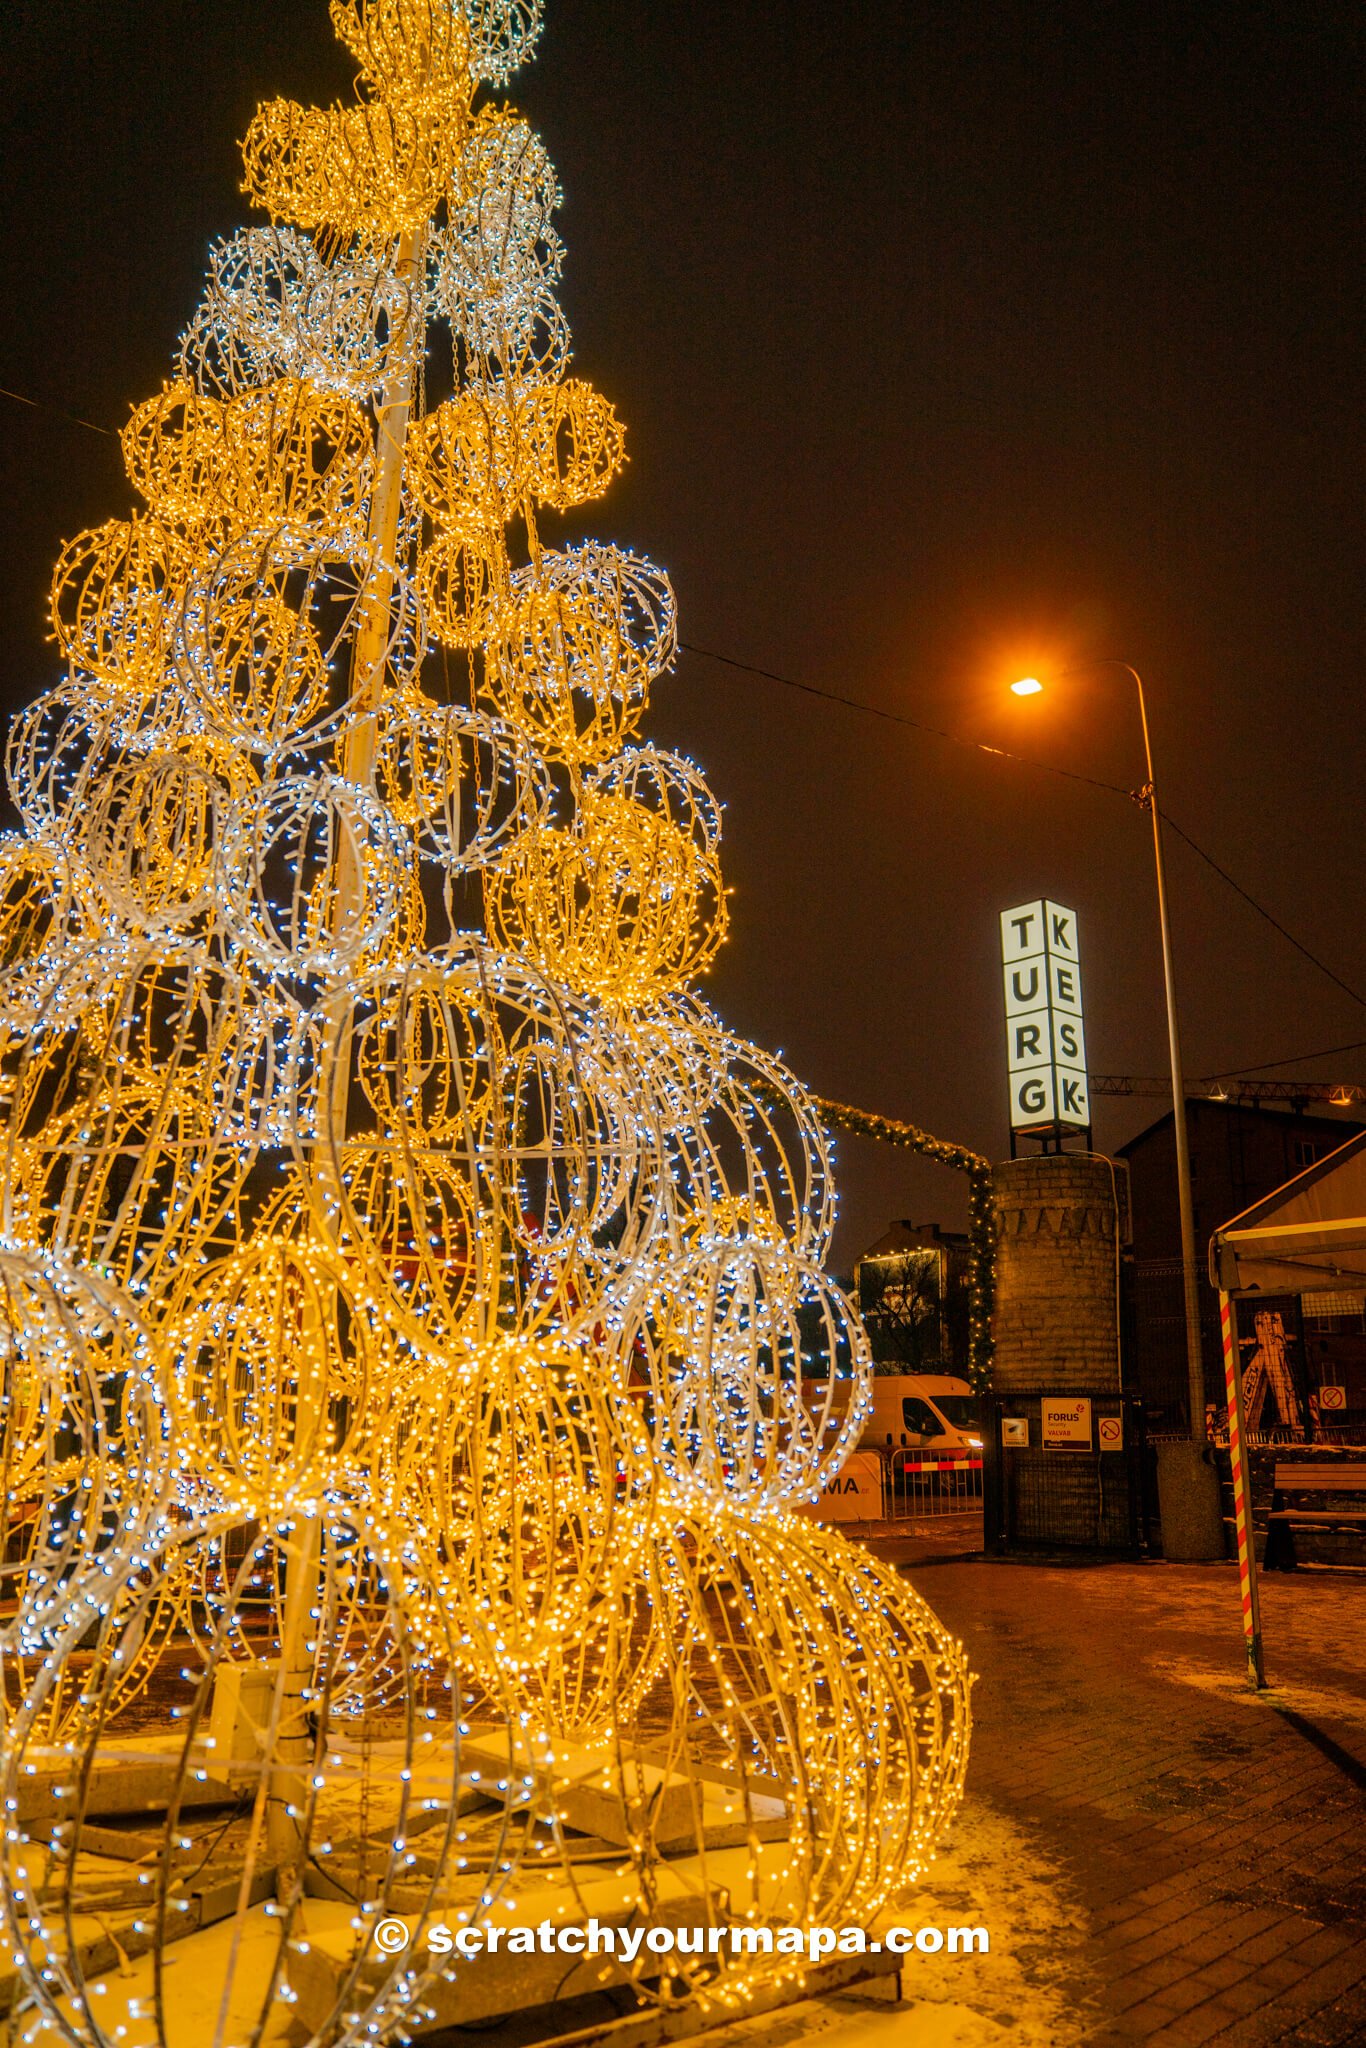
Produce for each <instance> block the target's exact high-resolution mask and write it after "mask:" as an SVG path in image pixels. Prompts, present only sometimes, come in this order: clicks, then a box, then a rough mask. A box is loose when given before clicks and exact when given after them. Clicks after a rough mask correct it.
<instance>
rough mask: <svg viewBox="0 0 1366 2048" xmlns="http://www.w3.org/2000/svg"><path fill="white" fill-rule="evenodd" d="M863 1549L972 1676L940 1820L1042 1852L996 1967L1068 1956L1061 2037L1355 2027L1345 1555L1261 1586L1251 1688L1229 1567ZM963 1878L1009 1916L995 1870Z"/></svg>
mask: <svg viewBox="0 0 1366 2048" xmlns="http://www.w3.org/2000/svg"><path fill="white" fill-rule="evenodd" d="M873 1547H875V1548H876V1549H878V1550H879V1551H880V1552H881V1554H883V1555H884V1556H892V1557H896V1558H897V1559H898V1560H899V1561H901V1562H902V1563H903V1565H904V1568H905V1569H906V1571H907V1574H908V1576H909V1577H910V1578H911V1579H912V1581H913V1582H914V1584H915V1585H916V1586H917V1588H918V1590H919V1591H920V1592H921V1593H923V1594H924V1596H925V1597H926V1599H928V1600H929V1602H930V1603H931V1605H932V1606H933V1607H934V1608H935V1610H936V1612H937V1613H938V1614H939V1615H940V1616H941V1618H942V1619H943V1620H944V1621H945V1622H947V1623H948V1624H949V1625H950V1626H951V1627H952V1628H953V1629H954V1630H955V1632H956V1633H958V1634H959V1635H961V1636H962V1637H963V1638H964V1640H965V1641H966V1643H967V1645H968V1649H969V1652H970V1654H971V1658H972V1662H973V1665H974V1668H975V1669H976V1670H977V1671H978V1672H979V1673H980V1684H979V1685H978V1687H977V1692H976V1698H975V1711H976V1735H975V1741H974V1750H973V1760H972V1766H971V1772H970V1778H969V1790H970V1796H969V1801H968V1805H967V1807H966V1808H965V1812H964V1816H963V1821H962V1823H961V1827H960V1829H959V1830H956V1831H955V1832H956V1837H958V1838H959V1839H961V1840H970V1838H971V1837H972V1835H973V1833H974V1831H975V1830H976V1828H977V1826H978V1822H979V1820H981V1819H983V1818H985V1819H988V1820H990V1819H995V1818H998V1817H999V1818H1002V1819H1005V1820H1008V1822H1009V1824H1010V1825H1011V1827H1012V1828H1013V1829H1014V1830H1015V1831H1016V1832H1017V1834H1018V1835H1019V1836H1020V1837H1022V1838H1023V1840H1024V1841H1025V1842H1026V1843H1027V1844H1028V1846H1029V1849H1030V1852H1031V1854H1034V1855H1037V1856H1038V1857H1040V1858H1042V1859H1043V1860H1044V1861H1045V1862H1046V1863H1050V1864H1052V1865H1053V1866H1054V1867H1055V1868H1056V1870H1057V1873H1058V1880H1059V1881H1058V1887H1057V1893H1056V1896H1057V1899H1058V1908H1057V1917H1058V1920H1059V1922H1060V1923H1061V1924H1059V1925H1058V1926H1057V1928H1056V1930H1041V1929H1040V1927H1039V1925H1038V1916H1037V1913H1036V1914H1035V1916H1034V1922H1033V1925H1032V1927H1031V1932H1030V1939H1031V1942H1032V1944H1033V1948H1032V1953H1031V1951H1030V1950H1029V1948H1028V1947H1026V1949H1025V1950H1024V1951H1023V1952H1017V1953H1016V1955H1015V1956H1014V1958H1013V1961H1014V1964H1015V1966H1016V1970H1017V1974H1018V1971H1019V1969H1021V1968H1023V1971H1024V1975H1025V1978H1026V1979H1028V1978H1029V1977H1030V1976H1031V1975H1033V1976H1035V1977H1037V1980H1038V1985H1039V1993H1040V1997H1041V1998H1046V1999H1047V2000H1048V2001H1050V2002H1051V2001H1052V2000H1053V1999H1054V1998H1055V1997H1056V1992H1057V1986H1058V1982H1059V1978H1060V1973H1061V1975H1062V1976H1063V1977H1064V1978H1066V1977H1067V1975H1068V1973H1069V1972H1070V1996H1069V1997H1068V1999H1067V2004H1068V2007H1069V2024H1068V2026H1067V2028H1066V2038H1068V2039H1071V2040H1081V2041H1087V2042H1094V2043H1109V2042H1113V2043H1117V2044H1123V2043H1129V2042H1151V2043H1154V2044H1157V2043H1162V2044H1168V2043H1170V2044H1173V2048H1175V2044H1183V2048H1184V2044H1195V2043H1200V2042H1206V2041H1213V2042H1218V2043H1220V2044H1225V2048H1271V2044H1277V2048H1336V2044H1343V2048H1345V2044H1350V2043H1361V2044H1366V1572H1363V1573H1361V1574H1355V1573H1349V1572H1333V1573H1329V1572H1322V1573H1316V1572H1312V1571H1302V1572H1300V1573H1298V1574H1296V1575H1294V1576H1292V1577H1280V1576H1273V1577H1271V1578H1268V1579H1264V1580H1263V1620H1264V1629H1265V1637H1266V1644H1267V1668H1268V1676H1269V1677H1270V1679H1271V1680H1272V1688H1271V1690H1270V1691H1269V1692H1267V1693H1265V1694H1263V1695H1261V1696H1260V1697H1258V1696H1255V1695H1254V1694H1253V1693H1251V1692H1250V1690H1249V1689H1248V1688H1247V1686H1246V1683H1245V1680H1244V1677H1243V1669H1244V1665H1243V1650H1242V1636H1241V1622H1240V1614H1239V1606H1238V1589H1237V1577H1236V1572H1235V1571H1234V1570H1233V1568H1232V1567H1223V1566H1217V1565H1215V1566H1207V1567H1199V1566H1196V1567H1183V1566H1172V1565H1162V1564H1153V1565H1108V1566H1095V1567H1090V1568H1087V1567H1077V1566H1072V1567H1067V1566H1047V1565H1032V1564H1017V1563H988V1562H986V1561H984V1560H972V1561H957V1562H955V1561H938V1560H936V1559H935V1558H934V1556H933V1555H932V1554H927V1552H926V1550H925V1548H924V1546H917V1545H916V1544H915V1543H914V1542H912V1541H910V1540H908V1539H907V1538H906V1537H905V1536H899V1537H890V1538H888V1539H885V1540H882V1541H878V1542H876V1543H875V1544H874V1546H873ZM957 1847H958V1842H957V1841H956V1842H955V1843H954V1844H951V1845H950V1859H949V1860H950V1861H951V1860H952V1858H953V1855H954V1854H955V1852H956V1850H957ZM973 1878H974V1889H977V1888H978V1887H979V1886H980V1887H981V1889H980V1891H979V1902H980V1906H981V1910H982V1912H983V1914H984V1915H985V1916H986V1917H987V1924H988V1925H990V1924H991V1923H990V1915H991V1912H992V1908H993V1889H995V1888H999V1894H1000V1898H1001V1902H1002V1906H1003V1910H1004V1912H1005V1914H1006V1917H1007V1918H1009V1917H1010V1902H1011V1896H1012V1886H1013V1879H1012V1873H1011V1871H1010V1870H1009V1869H1002V1870H1001V1871H1000V1872H999V1873H998V1874H997V1875H996V1877H995V1879H993V1878H992V1876H991V1875H989V1874H987V1873H984V1872H983V1870H982V1868H981V1863H980V1859H978V1860H977V1862H976V1867H975V1868H974V1871H973ZM933 1884H934V1879H933V1876H931V1878H930V1888H931V1890H932V1889H933ZM1072 1901H1075V1904H1072V1903H1071V1902H1072ZM963 1982H964V1980H963V1979H961V1978H960V1979H959V1984H960V1985H962V1984H963ZM936 1988H937V1987H936ZM1017 1988H1018V1987H1017ZM958 1995H959V1996H961V1995H962V1992H961V1990H960V1992H959V1994H958ZM978 2009H979V2011H980V2010H983V2007H982V2006H980V2005H979V2007H978ZM987 2024H988V2026H989V2037H990V2038H992V2039H995V2038H997V2037H998V2035H997V2023H996V2022H988V2023H987ZM1011 2031H1012V2030H1011V2029H1010V2028H1009V2027H1007V2028H1005V2029H1004V2031H1003V2033H1002V2034H1001V2036H1000V2037H1001V2038H1010V2035H1011ZM1022 2031H1023V2029H1022ZM987 2037H988V2036H987V2035H984V2036H983V2038H987ZM910 2038H911V2037H910V2036H909V2035H907V2037H906V2039H907V2043H908V2048H909V2042H910ZM963 2038H965V2039H966V2038H968V2037H967V2036H964V2037H963ZM1060 2038H1061V2035H1060Z"/></svg>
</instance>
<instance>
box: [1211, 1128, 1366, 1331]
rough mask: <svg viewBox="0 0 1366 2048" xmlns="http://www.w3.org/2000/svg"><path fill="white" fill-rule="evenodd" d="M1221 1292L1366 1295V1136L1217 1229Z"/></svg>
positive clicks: (1214, 1247)
mask: <svg viewBox="0 0 1366 2048" xmlns="http://www.w3.org/2000/svg"><path fill="white" fill-rule="evenodd" d="M1210 1279H1211V1281H1212V1282H1213V1284H1214V1286H1215V1287H1217V1288H1218V1289H1219V1292H1220V1293H1221V1294H1363V1293H1366V1131H1362V1132H1360V1133H1359V1134H1358V1135H1357V1136H1356V1137H1354V1138H1349V1139H1348V1141H1347V1143H1346V1144H1345V1145H1340V1146H1339V1147H1338V1149H1337V1151H1336V1152H1330V1153H1329V1155H1328V1157H1327V1158H1326V1159H1320V1160H1318V1161H1317V1163H1316V1164H1315V1165H1313V1166H1310V1167H1306V1169H1305V1171H1304V1172H1303V1173H1301V1174H1298V1175H1296V1177H1295V1179H1294V1180H1291V1181H1287V1182H1286V1184H1285V1186H1284V1187H1281V1188H1277V1190H1276V1192H1275V1194H1274V1195H1267V1196H1266V1197H1265V1199H1264V1200H1263V1201H1260V1202H1256V1203H1254V1204H1253V1206H1252V1208H1250V1209H1245V1210H1244V1211H1243V1213H1242V1215H1241V1216H1235V1217H1234V1218H1233V1220H1232V1222H1231V1223H1225V1224H1224V1226H1223V1228H1222V1229H1220V1230H1216V1232H1215V1233H1214V1237H1213V1240H1212V1241H1211V1244H1210Z"/></svg>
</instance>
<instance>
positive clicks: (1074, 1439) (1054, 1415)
mask: <svg viewBox="0 0 1366 2048" xmlns="http://www.w3.org/2000/svg"><path fill="white" fill-rule="evenodd" d="M1040 1406H1041V1408H1042V1410H1043V1430H1042V1435H1043V1442H1044V1449H1045V1450H1054V1451H1089V1450H1090V1448H1091V1403H1090V1402H1089V1401H1087V1400H1080V1399H1078V1400H1075V1401H1043V1402H1041V1403H1040Z"/></svg>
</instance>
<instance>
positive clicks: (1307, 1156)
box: [1290, 1138, 1323, 1169]
mask: <svg viewBox="0 0 1366 2048" xmlns="http://www.w3.org/2000/svg"><path fill="white" fill-rule="evenodd" d="M1322 1149H1323V1148H1322V1147H1321V1146H1320V1145H1316V1144H1315V1142H1314V1140H1313V1139H1312V1138H1294V1139H1292V1141H1291V1145H1290V1152H1291V1157H1292V1158H1293V1159H1294V1162H1295V1164H1296V1166H1298V1167H1300V1168H1301V1169H1303V1168H1304V1167H1306V1166H1313V1165H1315V1164H1317V1162H1318V1160H1319V1158H1320V1156H1321V1153H1322Z"/></svg>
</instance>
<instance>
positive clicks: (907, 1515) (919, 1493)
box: [883, 1450, 982, 1522]
mask: <svg viewBox="0 0 1366 2048" xmlns="http://www.w3.org/2000/svg"><path fill="white" fill-rule="evenodd" d="M883 1456H884V1459H885V1464H886V1472H885V1480H884V1486H883V1501H884V1503H885V1512H886V1515H887V1518H888V1520H889V1521H893V1522H902V1521H917V1522H919V1521H925V1520H937V1519H938V1518H940V1517H941V1516H946V1515H962V1514H976V1513H978V1512H979V1511H980V1509H981V1505H982V1454H981V1452H980V1451H973V1452H966V1453H962V1454H959V1455H956V1456H952V1457H949V1456H936V1455H935V1453H934V1452H932V1451H915V1450H902V1451H889V1452H884V1454H883Z"/></svg>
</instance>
